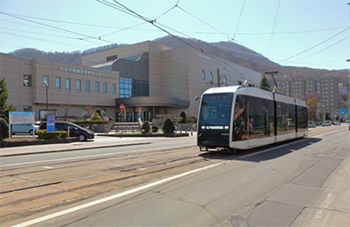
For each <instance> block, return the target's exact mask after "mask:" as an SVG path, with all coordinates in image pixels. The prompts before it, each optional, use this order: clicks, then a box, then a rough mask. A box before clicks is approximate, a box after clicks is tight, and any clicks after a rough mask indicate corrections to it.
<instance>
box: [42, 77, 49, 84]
mask: <svg viewBox="0 0 350 227" xmlns="http://www.w3.org/2000/svg"><path fill="white" fill-rule="evenodd" d="M43 83H44V86H49V76H44V77H43Z"/></svg>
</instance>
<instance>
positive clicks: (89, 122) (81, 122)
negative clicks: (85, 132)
mask: <svg viewBox="0 0 350 227" xmlns="http://www.w3.org/2000/svg"><path fill="white" fill-rule="evenodd" d="M73 123H74V124H77V125H85V124H89V125H90V124H108V123H109V122H108V121H74V122H73Z"/></svg>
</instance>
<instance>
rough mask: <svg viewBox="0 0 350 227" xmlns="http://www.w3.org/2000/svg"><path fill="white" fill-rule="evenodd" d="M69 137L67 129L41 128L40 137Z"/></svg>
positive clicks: (46, 138)
mask: <svg viewBox="0 0 350 227" xmlns="http://www.w3.org/2000/svg"><path fill="white" fill-rule="evenodd" d="M67 137H68V132H66V131H54V132H48V131H47V130H39V131H38V138H39V139H44V140H49V139H65V138H67Z"/></svg>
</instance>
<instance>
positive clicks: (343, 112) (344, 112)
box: [339, 109, 347, 114]
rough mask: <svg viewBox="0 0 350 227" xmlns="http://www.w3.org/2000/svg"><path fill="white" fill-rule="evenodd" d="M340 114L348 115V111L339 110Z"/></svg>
mask: <svg viewBox="0 0 350 227" xmlns="http://www.w3.org/2000/svg"><path fill="white" fill-rule="evenodd" d="M339 114H347V111H346V109H340V110H339Z"/></svg>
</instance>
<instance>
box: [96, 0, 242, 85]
mask: <svg viewBox="0 0 350 227" xmlns="http://www.w3.org/2000/svg"><path fill="white" fill-rule="evenodd" d="M97 1H99V0H97ZM113 1H114V2H115V3H117V4H118V5H119V6H121V7H123V8H124V9H126V10H128V11H129V12H131V13H134V14H135V16H136V17H139V18H140V19H142V20H145V21H147V22H149V23H150V24H152V25H153V26H155V27H156V28H158V29H160V30H161V31H163V32H165V33H167V34H168V35H170V36H171V37H173V38H175V39H177V40H179V41H181V42H183V43H185V44H186V45H188V46H189V47H191V48H193V49H195V50H197V51H199V52H201V53H203V54H205V55H207V56H210V57H212V58H214V59H216V60H217V61H220V62H221V63H223V64H225V65H227V66H228V67H229V68H231V69H233V70H234V71H235V72H236V73H237V74H239V75H240V76H242V77H244V78H245V79H248V78H247V77H246V76H245V75H243V74H242V73H240V72H239V71H238V70H237V69H235V68H234V67H232V66H230V65H228V64H227V62H226V61H224V60H222V59H220V58H218V57H217V56H215V55H213V54H210V53H207V52H204V50H203V49H199V48H197V47H195V46H193V45H192V44H190V43H188V42H187V41H185V40H183V39H181V38H180V37H178V36H176V35H174V34H172V33H171V32H169V31H167V30H166V29H164V28H162V27H160V26H158V25H157V24H159V23H157V24H156V21H154V20H149V19H148V18H145V17H144V16H142V15H140V14H138V13H136V12H134V11H133V10H131V9H129V8H128V7H126V6H124V5H123V4H121V3H120V2H118V1H117V0H113ZM113 8H115V9H118V10H119V7H117V8H116V7H113ZM122 12H124V11H122Z"/></svg>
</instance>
